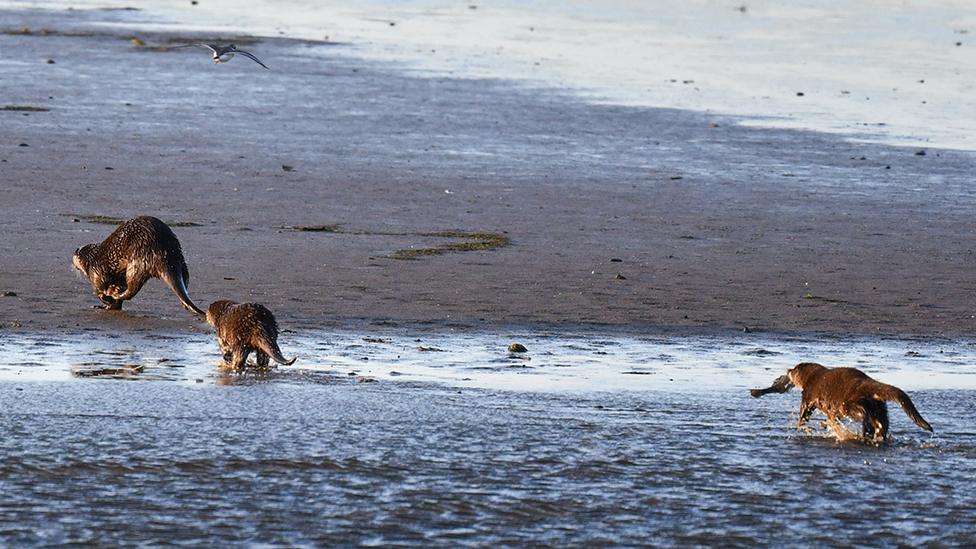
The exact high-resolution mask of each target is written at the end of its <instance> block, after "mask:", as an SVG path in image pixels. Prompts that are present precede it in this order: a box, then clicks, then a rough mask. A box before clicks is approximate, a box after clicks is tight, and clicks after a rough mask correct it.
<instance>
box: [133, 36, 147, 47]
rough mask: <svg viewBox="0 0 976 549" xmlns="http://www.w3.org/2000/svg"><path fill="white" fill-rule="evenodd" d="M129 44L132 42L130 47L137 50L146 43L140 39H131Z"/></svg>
mask: <svg viewBox="0 0 976 549" xmlns="http://www.w3.org/2000/svg"><path fill="white" fill-rule="evenodd" d="M131 42H132V45H133V46H136V47H137V48H141V47H142V46H145V45H146V43H145V42H143V41H142V39H140V38H133V39H132V40H131Z"/></svg>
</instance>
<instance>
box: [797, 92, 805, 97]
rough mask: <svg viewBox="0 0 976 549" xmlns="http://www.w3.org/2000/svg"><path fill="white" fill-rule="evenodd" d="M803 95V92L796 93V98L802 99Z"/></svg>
mask: <svg viewBox="0 0 976 549" xmlns="http://www.w3.org/2000/svg"><path fill="white" fill-rule="evenodd" d="M804 95H805V94H804V93H803V92H796V96H797V97H803V96H804Z"/></svg>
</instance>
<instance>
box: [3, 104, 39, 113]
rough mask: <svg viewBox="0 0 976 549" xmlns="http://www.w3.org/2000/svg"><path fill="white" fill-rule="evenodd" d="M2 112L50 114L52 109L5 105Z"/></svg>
mask: <svg viewBox="0 0 976 549" xmlns="http://www.w3.org/2000/svg"><path fill="white" fill-rule="evenodd" d="M0 110H2V111H7V112H48V111H50V110H51V109H48V108H46V107H32V106H30V105H4V106H3V108H2V109H0Z"/></svg>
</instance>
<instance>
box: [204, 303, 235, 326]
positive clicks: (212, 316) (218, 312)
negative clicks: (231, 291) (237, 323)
mask: <svg viewBox="0 0 976 549" xmlns="http://www.w3.org/2000/svg"><path fill="white" fill-rule="evenodd" d="M234 305H236V303H234V302H233V301H230V300H228V299H221V300H220V301H214V302H213V303H211V304H210V306H209V307H207V324H210V325H211V326H213V327H214V328H216V327H217V323H218V322H220V317H221V316H223V314H224V313H225V312H226V311H227V309H229V308H230V307H233V306H234Z"/></svg>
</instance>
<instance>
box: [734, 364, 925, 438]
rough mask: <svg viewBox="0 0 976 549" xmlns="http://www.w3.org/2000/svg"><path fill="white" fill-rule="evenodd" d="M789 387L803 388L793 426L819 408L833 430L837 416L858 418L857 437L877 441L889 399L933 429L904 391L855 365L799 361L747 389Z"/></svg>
mask: <svg viewBox="0 0 976 549" xmlns="http://www.w3.org/2000/svg"><path fill="white" fill-rule="evenodd" d="M793 387H799V388H800V389H802V390H803V396H802V397H801V400H800V419H799V421H798V422H797V427H802V426H803V425H805V424H806V422H807V421H808V420H809V419H810V416H811V415H812V414H813V411H814V410H817V409H819V410H821V411H822V412H823V413H824V414H825V415H826V416H827V424H828V425H829V426H830V427H831V428H833V429H835V430H836V429H838V428H839V427H840V423H839V421H838V420H839V419H840V418H845V417H846V418H851V419H854V420H858V419H860V420H861V437H862V438H863V439H864V440H865V441H870V442H874V443H880V442H882V441H884V440H885V439H887V438H888V405H887V404H886V403H887V401H889V400H893V401H895V402H897V403H898V404H900V405H901V407H902V409H903V410H905V413H906V414H907V415H908V417H909V418H911V420H912V421H914V422H915V424H916V425H918V426H919V427H921V428H922V429H925V430H926V431H930V432H934V431H933V430H932V426H931V425H929V422H927V421H925V419H923V418H922V415H921V414H919V413H918V410H917V409H916V408H915V405H914V404H913V403H912V399H910V398H908V395H907V394H905V392H904V391H902V390H901V389H899V388H898V387H895V386H893V385H888V384H886V383H881V382H880V381H877V380H875V379H872V378H871V377H870V376H868V375H867V374H865V373H864V372H862V371H860V370H858V369H856V368H828V367H826V366H822V365H820V364H816V363H813V362H802V363H800V364H797V365H796V366H794V367H793V368H791V369H790V370H789V371H788V372H786V374H784V375H782V376H779V377H778V378H776V380H775V381H773V384H772V385H771V386H769V387H767V388H765V389H752V390H750V393H751V394H752V396H754V397H756V398H759V397H761V396H763V395H765V394H768V393H785V392H787V391H789V390H790V389H791V388H793Z"/></svg>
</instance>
